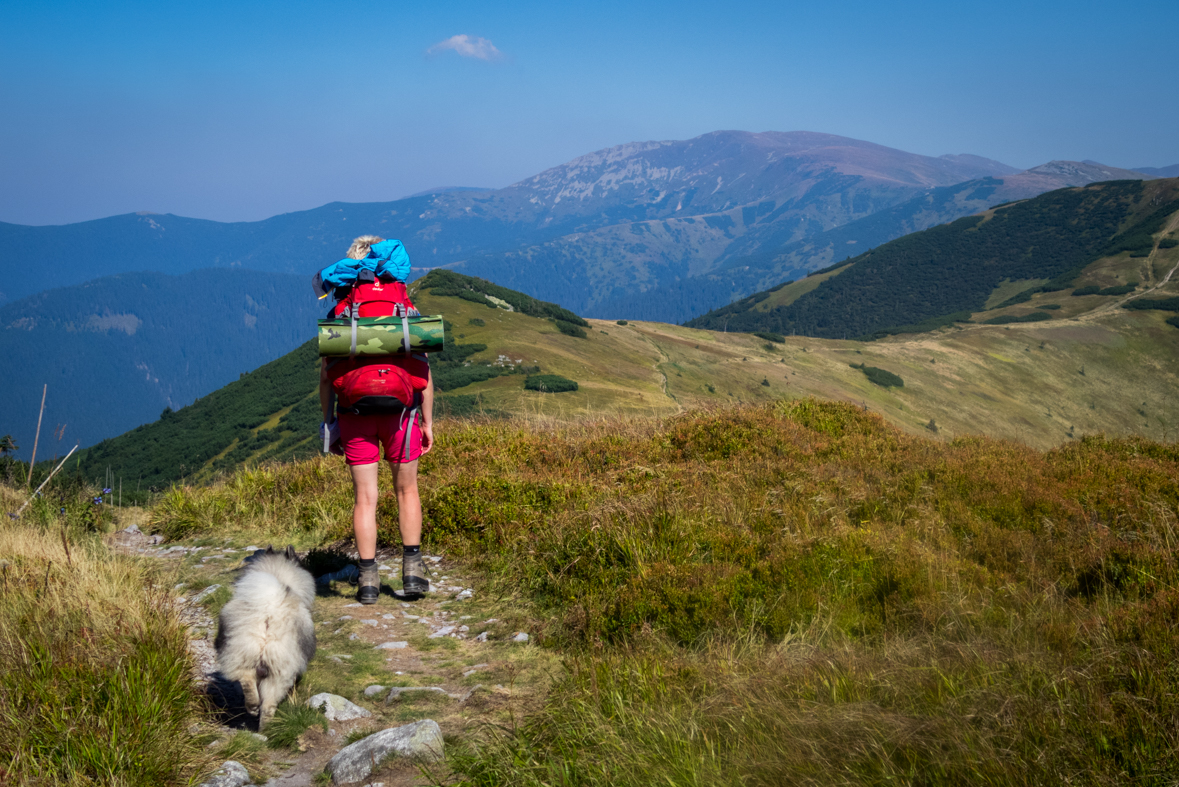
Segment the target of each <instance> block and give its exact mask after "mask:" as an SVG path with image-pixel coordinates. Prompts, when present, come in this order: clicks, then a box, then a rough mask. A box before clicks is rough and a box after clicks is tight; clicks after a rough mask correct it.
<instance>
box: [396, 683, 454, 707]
mask: <svg viewBox="0 0 1179 787" xmlns="http://www.w3.org/2000/svg"><path fill="white" fill-rule="evenodd" d="M431 693H433V694H443V695H445V696H447V697H449V696H450V693H449V692H448V691H447V690H446V689H443V688H439V687H438V686H394V687H393V688H391V689H389V696H388V697H386V698H385V704H386V705H388V704H389V703H390V702H392V701H393V700H397V699H401V696H402V695H403V694H431Z"/></svg>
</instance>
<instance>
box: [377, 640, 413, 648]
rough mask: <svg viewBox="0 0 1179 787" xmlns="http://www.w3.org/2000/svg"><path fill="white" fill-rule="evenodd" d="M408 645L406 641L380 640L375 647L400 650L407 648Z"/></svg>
mask: <svg viewBox="0 0 1179 787" xmlns="http://www.w3.org/2000/svg"><path fill="white" fill-rule="evenodd" d="M408 647H409V643H408V642H382V643H381V644H380V645H377V647H376V649H377V650H401V649H402V648H408Z"/></svg>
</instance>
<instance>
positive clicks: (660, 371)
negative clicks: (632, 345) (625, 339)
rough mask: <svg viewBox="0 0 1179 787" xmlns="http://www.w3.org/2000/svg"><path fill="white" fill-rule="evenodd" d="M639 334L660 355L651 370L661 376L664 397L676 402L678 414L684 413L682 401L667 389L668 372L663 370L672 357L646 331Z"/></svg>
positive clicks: (660, 381) (660, 384)
mask: <svg viewBox="0 0 1179 787" xmlns="http://www.w3.org/2000/svg"><path fill="white" fill-rule="evenodd" d="M638 334H639V335H640V336H642V337H643V340H644V341H646V342H647V343H648V344H650V345H651V346H652V347H654V348H655V352H657V353H659V360H657V361H655V363H653V364H651V368H652V369H654V370H655V371H656V372H657V373H658V374H659V387H660V389H661V390H662V391H663V395H664V396H666V397H667V398H668V399H670V400H672V401H673V402H675V405H676V412H683V410H684V407H683V405H682V404H680V400H679V399H677V398H676V396H675V394H673V393H672V392H671V390H670V389H669V388H668V387H667V383H668V380H667V372H665V371H663V368H662V367H663V364H665V363H671V356H669V355H668V354H667V353H666V352H665V351H664V350H663V348H662V347H660V346H659V342H657V341H655V339H653V338H652V337H651V335H650V334H648V333H647V332H646V331H643V330H639V331H638Z"/></svg>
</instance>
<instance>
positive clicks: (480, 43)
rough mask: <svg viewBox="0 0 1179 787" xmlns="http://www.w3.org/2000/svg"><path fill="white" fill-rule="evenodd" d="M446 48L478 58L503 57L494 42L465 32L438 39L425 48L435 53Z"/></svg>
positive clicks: (465, 55) (497, 58)
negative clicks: (443, 39) (432, 44)
mask: <svg viewBox="0 0 1179 787" xmlns="http://www.w3.org/2000/svg"><path fill="white" fill-rule="evenodd" d="M448 49H450V50H453V51H454V52H456V53H458V54H460V55H462V56H463V57H474V58H478V59H479V60H499V59H500V58H502V57H503V53H502V52H500V51H499V50H498V49H496V48H495V44H493V43H491V42H490V41H488V40H487V39H486V38H480V37H479V36H469V35H467V34H466V33H463V34H461V35H457V36H451V37H450V38H448V39H446V40H445V41H439V42H438V43H437V44H434V46H432V47H430V48H429V49H427V50H426V54H427V55H435V54H438V53H439V52H445V51H446V50H448Z"/></svg>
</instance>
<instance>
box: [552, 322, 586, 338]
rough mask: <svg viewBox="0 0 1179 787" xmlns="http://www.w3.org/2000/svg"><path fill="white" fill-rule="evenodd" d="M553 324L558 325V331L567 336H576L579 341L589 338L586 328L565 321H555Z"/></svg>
mask: <svg viewBox="0 0 1179 787" xmlns="http://www.w3.org/2000/svg"><path fill="white" fill-rule="evenodd" d="M553 322H554V323H555V324H556V326H557V330H558V331H560V332H561V333H563V334H565V335H566V336H576V337H577V338H578V339H586V338H588V337H587V336H586V333H585V329H584V328H580V327H578V326H576V325H574V324H573V323H571V322H566V321H565V320H553Z"/></svg>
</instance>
